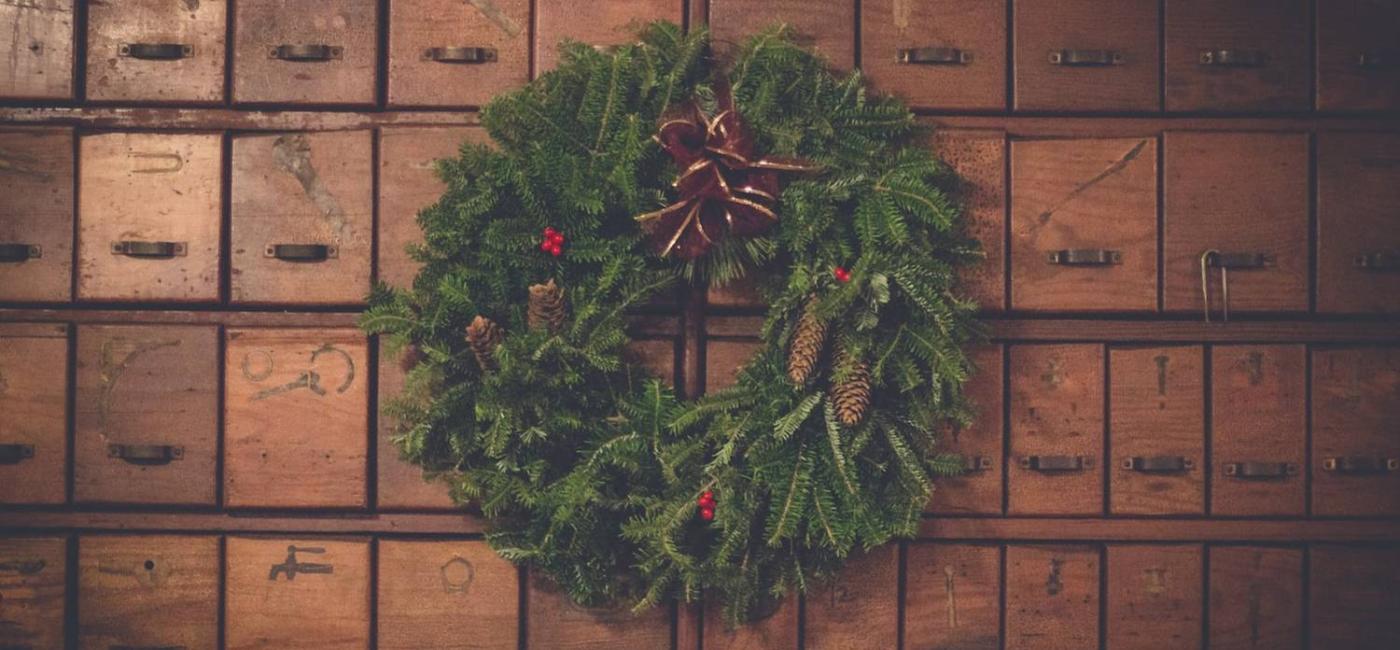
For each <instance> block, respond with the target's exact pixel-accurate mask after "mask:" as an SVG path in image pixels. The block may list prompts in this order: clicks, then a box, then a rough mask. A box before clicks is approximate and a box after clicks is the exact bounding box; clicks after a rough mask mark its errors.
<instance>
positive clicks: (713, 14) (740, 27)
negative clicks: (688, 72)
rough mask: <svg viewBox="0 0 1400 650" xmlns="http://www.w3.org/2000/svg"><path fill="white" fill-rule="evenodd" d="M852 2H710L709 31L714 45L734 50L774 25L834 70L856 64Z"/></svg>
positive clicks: (852, 66) (846, 68)
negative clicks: (782, 27)
mask: <svg viewBox="0 0 1400 650" xmlns="http://www.w3.org/2000/svg"><path fill="white" fill-rule="evenodd" d="M855 17H856V3H855V2H852V1H851V0H824V1H823V2H807V1H806V0H710V32H711V33H712V34H713V36H714V40H715V42H716V44H717V45H718V46H723V47H725V48H728V49H731V50H732V49H734V48H735V46H740V45H742V44H743V43H744V41H745V40H746V39H748V38H749V37H750V36H753V35H755V34H757V33H758V32H759V31H760V30H763V29H765V28H767V27H769V26H771V25H774V24H776V23H784V24H786V25H788V26H789V27H790V28H792V31H793V37H794V39H795V40H796V41H797V42H798V43H800V44H801V45H802V46H803V47H806V48H808V49H811V50H813V51H815V52H816V53H817V55H818V56H821V57H822V58H824V59H826V60H827V62H829V63H830V64H831V66H832V67H833V68H835V69H837V70H850V69H852V68H854V67H855V65H856V35H855Z"/></svg>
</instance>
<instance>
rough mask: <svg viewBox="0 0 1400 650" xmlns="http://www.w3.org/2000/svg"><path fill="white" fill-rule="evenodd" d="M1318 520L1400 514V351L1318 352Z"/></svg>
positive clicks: (1315, 399)
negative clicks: (1398, 425) (1399, 427)
mask: <svg viewBox="0 0 1400 650" xmlns="http://www.w3.org/2000/svg"><path fill="white" fill-rule="evenodd" d="M1312 400H1313V402H1312V431H1313V438H1312V444H1313V449H1312V462H1313V467H1312V478H1313V485H1312V499H1313V501H1312V505H1313V514H1317V515H1324V516H1325V515H1361V516H1391V517H1393V516H1396V515H1400V429H1397V428H1396V426H1395V423H1396V422H1397V421H1400V348H1393V347H1392V348H1344V349H1325V350H1316V351H1314V352H1313V363H1312Z"/></svg>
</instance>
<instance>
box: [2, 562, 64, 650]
mask: <svg viewBox="0 0 1400 650" xmlns="http://www.w3.org/2000/svg"><path fill="white" fill-rule="evenodd" d="M67 567H68V541H67V540H65V539H62V538H56V537H37V538H33V537H0V646H4V647H7V648H10V647H13V648H33V649H35V650H37V649H39V648H62V647H64V645H63V644H64V634H63V619H64V596H63V594H64V589H65V587H66V585H67V582H68V578H67Z"/></svg>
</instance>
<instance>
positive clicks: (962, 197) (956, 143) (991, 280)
mask: <svg viewBox="0 0 1400 650" xmlns="http://www.w3.org/2000/svg"><path fill="white" fill-rule="evenodd" d="M933 142H934V150H935V151H936V152H937V154H938V156H939V157H940V158H942V159H943V160H944V161H945V162H946V163H948V166H949V167H951V168H952V170H953V172H954V173H956V174H957V175H958V178H959V183H958V188H957V192H956V194H955V196H956V198H957V199H958V201H959V202H960V203H961V206H962V211H963V212H962V213H963V218H964V219H965V221H966V223H967V230H968V234H969V235H971V236H972V237H974V238H976V239H977V242H978V243H980V244H981V245H982V252H983V254H984V255H985V258H984V259H983V260H982V261H981V262H979V263H977V264H974V265H972V266H970V267H966V268H964V269H962V270H961V271H960V272H961V276H960V281H961V287H962V291H961V293H962V295H964V296H966V297H968V298H970V299H972V300H976V301H977V304H978V305H980V306H981V307H982V309H984V310H992V311H998V310H1003V309H1006V245H1005V238H1006V134H1005V133H1003V132H1001V131H975V130H953V131H942V130H940V131H938V132H936V133H935V135H934V140H933Z"/></svg>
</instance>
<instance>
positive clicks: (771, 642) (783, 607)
mask: <svg viewBox="0 0 1400 650" xmlns="http://www.w3.org/2000/svg"><path fill="white" fill-rule="evenodd" d="M701 608H702V609H703V611H702V612H700V615H701V616H702V617H703V620H702V621H701V625H702V626H703V629H704V632H703V644H702V647H704V648H705V649H706V650H758V649H759V648H765V649H766V648H772V649H773V650H796V649H797V648H798V647H799V646H798V644H797V635H798V628H799V627H800V626H799V625H798V620H797V612H798V609H799V605H798V597H797V596H795V595H789V596H788V597H786V598H783V599H782V600H768V601H765V602H763V603H762V604H760V605H759V606H758V609H759V611H757V612H755V614H754V616H755V619H754V620H753V621H752V622H750V623H749V624H748V625H741V626H738V627H734V628H731V627H729V626H728V625H726V624H725V622H724V607H723V605H722V604H721V603H719V602H715V601H714V600H713V599H711V600H706V601H705V602H704V603H703V604H702V605H701ZM681 616H682V617H681V619H680V622H681V625H682V626H684V624H685V618H684V617H685V614H684V610H682V615H681ZM680 629H681V630H684V629H685V628H684V627H681V628H680ZM681 638H685V637H681ZM682 647H684V646H682Z"/></svg>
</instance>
